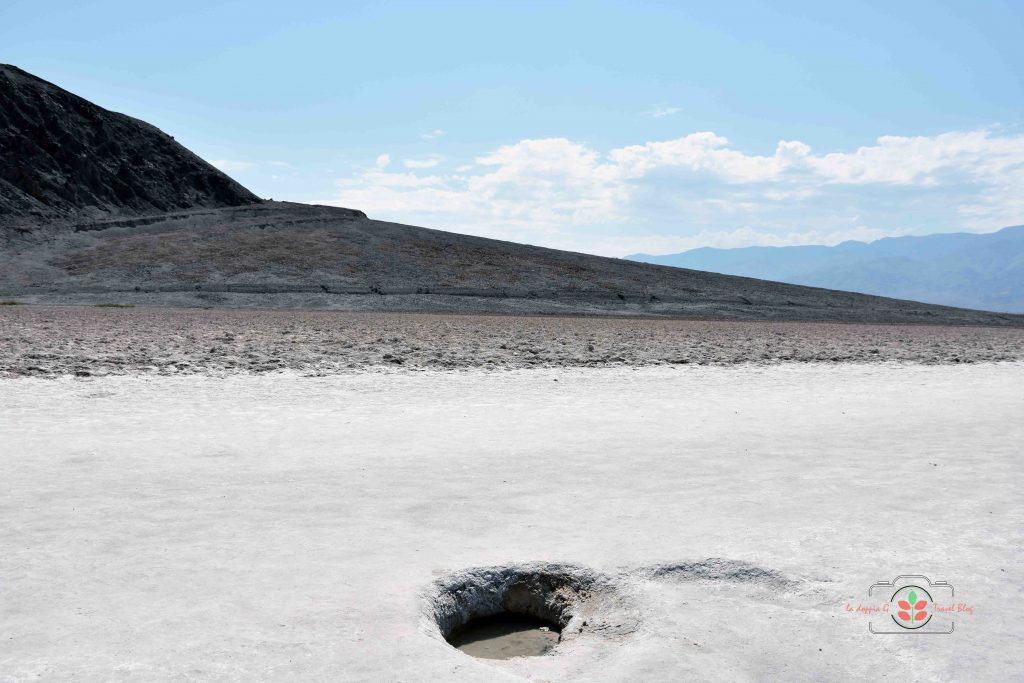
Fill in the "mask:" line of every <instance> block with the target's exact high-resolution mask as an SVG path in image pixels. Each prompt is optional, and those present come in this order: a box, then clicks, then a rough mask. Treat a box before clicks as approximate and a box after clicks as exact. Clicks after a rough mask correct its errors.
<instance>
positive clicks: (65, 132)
mask: <svg viewBox="0 0 1024 683" xmlns="http://www.w3.org/2000/svg"><path fill="white" fill-rule="evenodd" d="M260 201H261V200H260V198H259V197H257V196H256V195H254V194H253V193H251V192H250V191H249V190H247V189H245V188H244V187H242V186H241V185H240V184H239V183H237V182H235V181H234V180H232V179H231V178H229V177H228V176H227V175H225V174H224V173H223V172H221V171H219V170H218V169H216V168H214V167H213V166H211V165H210V164H209V163H207V162H206V161H204V160H203V159H201V158H199V157H198V156H196V155H195V154H194V153H192V152H191V151H189V150H187V149H186V148H185V147H183V146H182V145H180V144H179V143H178V142H176V141H175V140H174V138H173V137H171V136H170V135H168V134H166V133H164V132H163V131H161V130H159V129H158V128H156V127H155V126H153V125H151V124H149V123H146V122H145V121H141V120H139V119H135V118H132V117H130V116H127V115H125V114H120V113H117V112H112V111H109V110H107V109H104V108H102V107H99V106H97V105H95V104H93V103H91V102H89V101H88V100H85V99H83V98H81V97H79V96H78V95H75V94H73V93H70V92H68V91H66V90H64V89H63V88H61V87H59V86H57V85H54V84H53V83H50V82H49V81H45V80H43V79H41V78H39V77H37V76H34V75H32V74H30V73H28V72H26V71H23V70H22V69H19V68H18V67H16V66H13V65H10V64H0V227H7V228H14V229H17V230H22V231H26V230H32V229H33V228H35V227H37V224H39V223H48V224H51V225H52V224H53V223H55V222H60V221H74V220H88V219H100V218H104V217H110V216H126V215H138V214H144V213H153V212H167V211H174V210H181V209H192V208H199V207H227V206H240V205H245V204H256V203H259V202H260Z"/></svg>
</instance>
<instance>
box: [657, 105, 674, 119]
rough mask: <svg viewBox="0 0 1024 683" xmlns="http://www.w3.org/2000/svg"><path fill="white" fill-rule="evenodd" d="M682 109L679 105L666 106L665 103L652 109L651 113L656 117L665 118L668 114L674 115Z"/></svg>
mask: <svg viewBox="0 0 1024 683" xmlns="http://www.w3.org/2000/svg"><path fill="white" fill-rule="evenodd" d="M681 111H682V109H680V108H679V107H666V106H664V105H661V106H657V107H655V108H654V109H652V110H651V112H650V115H651V116H653V117H654V118H656V119H663V118H665V117H666V116H672V115H673V114H678V113H679V112H681Z"/></svg>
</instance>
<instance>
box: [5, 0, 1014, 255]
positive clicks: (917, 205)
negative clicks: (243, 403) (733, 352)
mask: <svg viewBox="0 0 1024 683" xmlns="http://www.w3.org/2000/svg"><path fill="white" fill-rule="evenodd" d="M1022 35H1024V5H1021V3H1020V2H1019V1H1018V0H1007V1H993V2H983V1H975V2H915V1H913V0H907V1H903V2H899V3H893V2H891V0H887V1H885V2H856V1H851V2H844V3H822V2H782V1H779V2H753V1H742V2H716V3H704V2H702V3H696V2H695V3H682V2H565V3H555V2H543V3H530V2H517V3H501V4H499V3H480V2H472V3H470V2H462V3H443V2H431V3H402V2H380V1H378V2H372V3H361V2H345V3H336V2H302V1H294V2H289V3H276V2H275V3H269V2H267V3H262V2H254V1H252V0H250V1H248V2H192V1H191V0H184V1H182V2H177V3H175V4H174V5H173V6H171V5H165V6H160V4H159V3H136V2H131V3H128V2H121V1H119V0H118V1H103V0H101V1H99V2H93V3H78V2H39V0H35V1H34V2H23V1H22V0H13V1H12V0H6V1H5V2H4V3H3V4H2V6H0V61H4V62H10V63H13V64H16V65H18V66H21V67H22V68H25V69H27V70H29V71H32V72H33V73H36V74H37V75H40V76H42V77H43V78H46V79H48V80H51V81H54V82H56V83H57V84H59V85H61V86H63V87H65V88H67V89H69V90H71V91H72V92H76V93H78V94H80V95H82V96H84V97H87V98H88V99H91V100H93V101H95V102H97V103H99V104H101V105H102V106H105V107H107V108H110V109H114V110H117V111H122V112H125V113H128V114H131V115H133V116H137V117H139V118H143V119H145V120H147V121H150V122H152V123H154V124H155V125H157V126H159V127H160V128H162V129H164V130H165V131H167V132H169V133H171V134H172V135H174V136H175V137H176V138H177V139H178V140H179V141H181V142H182V143H184V144H185V145H187V146H189V147H190V148H192V149H193V150H194V151H196V152H197V153H199V154H200V155H201V156H203V157H204V158H206V159H208V160H210V161H211V162H213V163H215V164H216V165H217V166H219V167H220V168H222V169H224V170H225V171H227V172H228V173H229V174H231V175H232V176H234V177H235V178H237V179H238V180H240V181H241V182H242V183H244V184H245V185H247V186H248V187H250V188H251V189H252V190H253V191H255V192H256V193H257V194H260V195H262V196H265V197H273V198H275V199H289V200H294V201H311V202H320V203H330V204H337V205H339V206H350V207H354V208H359V209H363V210H364V211H366V212H367V213H368V214H370V215H371V216H373V217H375V218H382V219H387V220H394V221H400V222H406V223H413V224H417V225H425V226H429V227H435V228H442V229H450V230H457V231H460V232H469V233H473V234H478V235H485V236H489V237H498V238H501V239H508V240H514V241H519V242H529V243H533V244H541V245H545V246H554V247H560V248H568V249H574V250H579V251H586V252H591V253H600V254H607V255H613V256H621V255H624V254H629V253H634V252H641V251H642V252H649V253H668V252H675V251H681V250H684V249H688V248H693V247H698V246H747V245H753V244H776V245H782V244H808V243H824V244H833V243H837V242H840V241H842V240H845V239H875V238H878V237H883V236H886V235H900V234H925V233H930V232H948V231H954V230H967V231H976V232H988V231H992V230H997V229H999V228H1001V227H1004V226H1007V225H1013V224H1020V223H1024V40H1021V36H1022Z"/></svg>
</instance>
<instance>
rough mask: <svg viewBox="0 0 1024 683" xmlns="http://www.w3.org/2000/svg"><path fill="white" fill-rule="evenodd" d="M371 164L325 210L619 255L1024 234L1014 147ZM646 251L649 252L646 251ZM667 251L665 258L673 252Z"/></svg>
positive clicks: (563, 150)
mask: <svg viewBox="0 0 1024 683" xmlns="http://www.w3.org/2000/svg"><path fill="white" fill-rule="evenodd" d="M390 161H391V158H390V156H389V155H387V154H383V155H381V156H380V157H378V158H377V162H376V166H375V167H373V168H369V169H364V170H363V171H360V172H358V173H357V174H356V175H355V176H354V177H352V178H348V179H345V180H343V181H339V183H338V191H339V193H338V196H337V197H335V198H332V199H330V200H328V202H327V203H332V204H338V205H342V206H351V207H355V208H360V209H363V210H365V211H367V212H368V213H369V214H370V215H372V216H379V217H382V218H388V219H390V220H400V221H405V222H409V223H418V224H425V225H429V226H432V227H440V228H445V229H452V230H459V231H463V232H470V233H473V234H480V235H486V236H491V237H500V238H503V239H510V240H516V241H525V242H533V243H540V244H545V245H549V246H559V247H563V248H571V249H577V250H583V251H591V252H596V253H606V254H611V255H621V254H623V253H627V252H634V251H652V249H651V247H655V246H657V245H659V244H660V245H665V246H664V247H663V250H664V249H666V248H668V247H667V245H669V244H671V245H676V247H679V248H684V247H681V246H680V245H692V246H701V245H719V246H744V245H748V244H806V243H812V242H816V243H834V242H839V241H843V240H845V239H873V238H877V237H881V236H884V235H886V234H898V233H899V234H902V233H906V232H915V231H916V232H935V231H942V230H950V229H957V228H959V229H971V230H994V229H997V228H999V227H1002V226H1004V225H1009V224H1013V223H1022V222H1024V192H1022V191H1021V188H1022V187H1024V135H998V134H995V133H993V132H992V131H988V130H981V131H967V132H951V133H944V134H941V135H936V136H932V137H924V136H918V137H896V136H885V137H880V138H878V140H877V141H876V143H875V144H873V145H867V146H863V147H861V148H859V149H856V150H854V151H852V152H844V151H829V152H826V153H815V152H814V151H813V150H812V149H811V147H810V146H808V145H807V144H805V143H803V142H800V141H796V140H783V141H780V142H779V143H778V144H777V145H776V147H775V150H774V152H773V153H771V154H768V155H758V154H748V153H746V152H744V151H742V150H739V149H736V148H734V147H732V146H731V145H730V143H729V141H728V140H727V139H726V138H724V137H722V136H720V135H716V134H715V133H713V132H697V133H691V134H689V135H686V136H683V137H680V138H675V139H671V140H664V141H655V142H646V143H642V144H637V145H629V146H625V147H620V148H617V149H612V150H610V151H608V152H607V153H605V154H602V153H600V152H599V151H597V150H595V149H593V148H591V147H589V146H588V145H585V144H583V143H580V142H576V141H572V140H569V139H566V138H546V139H536V140H521V141H519V142H517V143H515V144H510V145H505V146H502V147H500V148H498V149H496V150H494V151H493V152H491V153H489V154H484V155H482V156H480V157H478V158H476V159H475V160H474V161H475V164H473V165H463V166H459V167H458V169H457V171H456V172H455V173H454V174H447V173H436V172H435V173H433V174H430V175H425V174H420V173H418V172H417V171H419V170H423V169H427V168H432V167H434V166H436V164H434V163H429V164H428V163H427V162H430V161H431V160H426V161H423V160H414V159H408V160H406V161H405V162H404V164H403V165H404V166H405V168H406V169H408V171H406V172H389V171H388V170H387V167H388V165H389V163H390ZM644 245H648V246H644ZM676 247H673V249H674V250H677V251H678V250H679V248H676Z"/></svg>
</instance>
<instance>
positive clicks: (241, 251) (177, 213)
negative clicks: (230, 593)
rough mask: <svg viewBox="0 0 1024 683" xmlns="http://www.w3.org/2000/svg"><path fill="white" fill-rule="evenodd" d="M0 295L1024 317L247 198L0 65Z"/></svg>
mask: <svg viewBox="0 0 1024 683" xmlns="http://www.w3.org/2000/svg"><path fill="white" fill-rule="evenodd" d="M0 126H2V128H0V130H2V132H0V150H2V152H3V157H2V161H0V164H2V172H0V177H2V181H0V298H2V299H16V300H19V301H23V302H55V303H99V302H110V301H115V302H130V303H139V304H155V305H187V306H196V305H204V306H291V307H326V308H338V309H348V310H388V311H453V312H462V311H467V312H468V311H473V312H502V313H518V314H523V313H529V314H534V313H598V314H604V315H609V314H613V315H637V314H642V315H662V316H674V317H688V318H731V319H745V320H768V319H774V320H834V321H851V322H865V321H872V322H927V323H947V324H948V323H955V324H991V325H1024V317H1019V316H1018V317H1014V316H1007V315H996V314H991V313H982V312H978V311H968V310H961V309H954V308H946V307H941V306H930V305H926V304H918V303H915V302H910V301H897V300H895V299H884V298H880V297H872V296H865V295H863V294H851V293H849V292H836V291H829V290H825V289H814V288H810V287H799V286H794V285H788V284H781V283H777V282H765V281H763V280H753V279H749V278H741V277H732V276H727V275H718V274H714V273H706V272H700V271H696V270H685V269H680V268H669V267H664V266H657V265H648V264H644V263H636V262H633V261H626V260H621V259H611V258H603V257H599V256H590V255H586V254H577V253H571V252H565V251H557V250H554V249H544V248H541V247H533V246H527V245H523V244H515V243H511V242H502V241H498V240H491V239H484V238H481V237H472V236H468V235H458V234H455V233H450V232H442V231H439V230H429V229H426V228H418V227H414V226H409V225H400V224H397V223H386V222H381V221H374V220H370V219H368V218H367V217H366V216H365V215H364V214H363V213H362V212H360V211H356V210H352V209H342V208H333V207H325V206H309V205H304V204H291V203H286V202H269V201H268V202H260V201H259V200H258V199H257V198H256V197H254V196H253V195H252V194H251V193H249V192H248V191H247V190H245V189H244V188H242V187H241V186H239V185H238V184H237V183H235V182H234V181H232V180H231V179H229V178H228V177H227V176H225V175H223V174H222V173H220V172H219V171H217V170H216V169H213V168H212V167H210V166H209V165H208V164H206V163H205V162H204V161H202V160H201V159H199V158H198V157H196V156H195V155H193V154H192V153H191V152H189V151H188V150H186V149H184V148H182V147H181V146H180V145H178V144H177V143H175V142H174V141H173V140H172V139H171V138H170V137H168V136H167V135H165V134H163V133H161V132H160V131H158V130H157V129H156V128H153V127H152V126H150V125H148V124H146V123H144V122H142V121H137V120H135V119H131V118H129V117H126V116H122V115H119V114H113V113H111V112H107V111H105V110H103V109H100V108H98V107H95V106H93V105H91V104H89V103H88V102H86V101H85V100H82V99H81V98H78V97H75V96H74V95H71V94H70V93H67V92H65V91H63V90H61V89H59V88H57V87H55V86H53V85H50V84H49V83H46V82H44V81H41V80H39V79H37V78H34V77H33V76H30V75H28V74H26V73H24V72H22V71H20V70H18V69H14V68H13V67H4V68H3V70H2V71H0Z"/></svg>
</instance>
